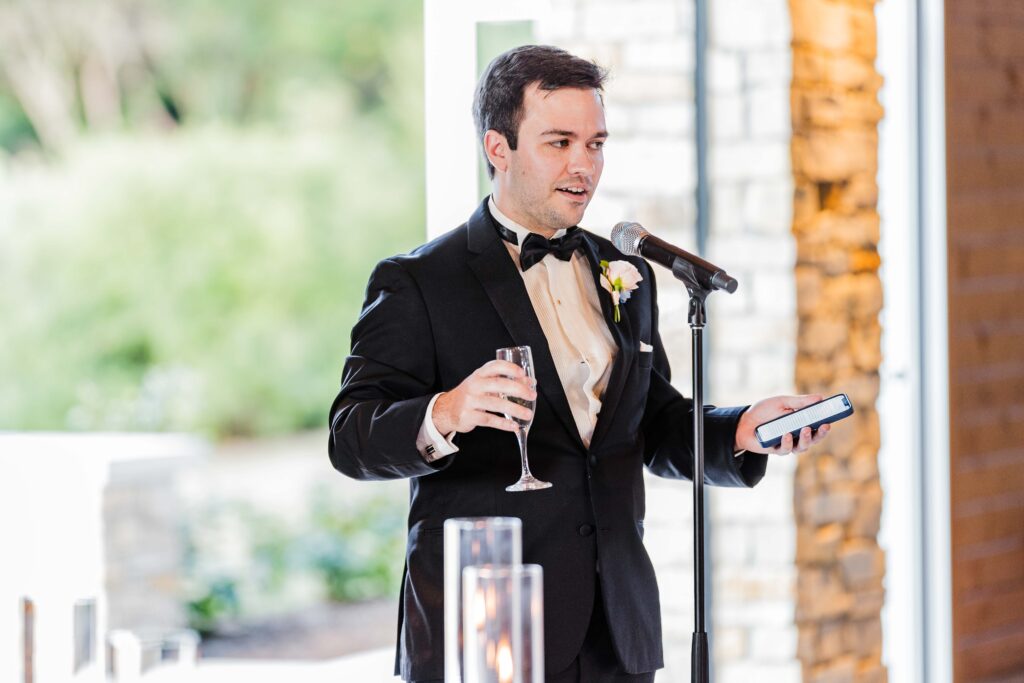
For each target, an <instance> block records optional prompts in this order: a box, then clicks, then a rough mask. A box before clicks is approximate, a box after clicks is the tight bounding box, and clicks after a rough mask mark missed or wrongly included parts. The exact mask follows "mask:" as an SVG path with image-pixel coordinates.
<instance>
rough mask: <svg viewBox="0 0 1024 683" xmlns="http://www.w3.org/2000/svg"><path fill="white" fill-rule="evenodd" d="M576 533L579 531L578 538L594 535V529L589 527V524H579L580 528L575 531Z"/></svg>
mask: <svg viewBox="0 0 1024 683" xmlns="http://www.w3.org/2000/svg"><path fill="white" fill-rule="evenodd" d="M577 531H579V534H580V536H589V535H590V534H592V533H594V527H592V526H590V525H589V524H581V525H580V528H579V529H577Z"/></svg>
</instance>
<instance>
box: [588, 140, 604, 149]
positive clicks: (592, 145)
mask: <svg viewBox="0 0 1024 683" xmlns="http://www.w3.org/2000/svg"><path fill="white" fill-rule="evenodd" d="M603 147H604V140H594V141H593V142H591V143H590V149H602V148H603Z"/></svg>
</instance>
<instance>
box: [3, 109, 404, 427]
mask: <svg viewBox="0 0 1024 683" xmlns="http://www.w3.org/2000/svg"><path fill="white" fill-rule="evenodd" d="M382 130H383V129H381V128H379V127H377V126H376V125H374V124H373V123H372V122H360V121H359V120H357V119H353V120H352V123H350V124H349V125H347V126H345V127H344V128H342V129H339V130H335V131H332V132H330V133H313V132H303V131H301V130H300V131H296V132H289V133H283V132H280V131H277V130H273V129H270V128H258V129H246V130H240V129H231V128H219V127H207V128H203V129H201V130H187V131H186V130H182V131H178V132H177V133H175V134H173V135H165V136H160V135H147V136H138V135H136V136H133V137H130V138H129V137H123V136H122V137H116V136H115V137H108V138H94V139H92V140H91V141H89V142H87V143H84V144H82V145H80V146H79V147H77V148H76V149H75V152H74V153H73V154H72V155H71V156H70V157H69V158H67V159H66V161H65V162H64V163H63V164H61V165H59V166H41V167H39V168H38V169H37V171H36V172H34V173H30V172H27V171H25V169H22V170H21V171H20V172H19V173H18V174H17V175H16V176H14V177H9V178H7V179H6V180H7V182H2V180H3V179H0V207H2V208H0V239H2V240H3V242H4V248H3V250H2V251H0V312H2V332H0V337H2V340H0V376H3V377H4V378H5V381H4V382H2V383H0V428H15V429H176V430H200V431H202V432H205V433H207V434H212V435H234V434H264V433H274V432H282V431H289V430H295V429H301V428H305V427H312V426H321V425H323V424H324V422H325V414H326V410H327V406H328V405H329V403H330V400H331V398H332V397H333V393H334V391H335V390H336V388H337V378H338V377H339V376H340V369H341V364H342V362H343V360H344V357H345V355H346V353H347V352H348V347H349V330H350V329H351V326H352V323H353V322H354V320H355V317H356V315H357V314H358V310H359V306H360V304H361V302H362V298H363V292H364V287H365V283H366V279H367V276H368V274H369V271H370V269H371V268H372V267H373V265H374V263H375V262H376V261H377V260H378V259H380V258H382V257H384V256H387V255H391V254H393V253H396V252H400V251H405V250H408V249H409V248H410V247H412V246H413V245H415V244H416V243H417V242H418V241H419V240H421V239H422V234H423V215H422V213H423V210H422V206H423V188H422V183H421V182H419V181H415V182H410V173H409V169H408V164H409V162H408V160H407V154H406V153H405V151H403V150H399V149H396V148H395V146H394V145H389V144H386V142H387V140H386V138H382V136H383V135H385V133H384V132H382Z"/></svg>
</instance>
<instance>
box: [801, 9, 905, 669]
mask: <svg viewBox="0 0 1024 683" xmlns="http://www.w3.org/2000/svg"><path fill="white" fill-rule="evenodd" d="M789 4H790V11H791V18H792V22H793V83H792V91H791V96H792V117H793V142H792V154H793V176H794V187H795V197H794V211H793V233H794V235H795V237H796V241H797V265H796V278H797V312H798V316H799V332H798V340H797V363H796V385H797V387H798V389H799V390H800V391H804V392H817V393H822V394H824V395H826V396H828V395H831V394H833V393H836V392H840V391H843V392H846V393H847V394H848V395H849V396H850V398H851V399H852V401H853V404H854V407H855V411H856V413H855V415H854V417H853V418H851V419H848V420H846V421H844V422H842V423H840V424H839V425H836V428H835V430H834V431H833V434H832V436H831V437H830V438H829V439H828V441H827V442H826V443H825V444H823V445H822V446H819V447H817V448H815V449H814V450H813V451H811V453H809V454H806V455H803V456H801V457H800V458H799V460H798V463H797V470H796V481H795V485H794V511H795V516H796V520H797V558H796V560H797V573H798V579H797V610H796V620H797V626H798V627H799V633H800V637H799V646H798V650H799V657H800V660H801V664H802V668H803V679H804V681H808V682H811V683H840V682H847V681H849V682H851V683H853V682H857V683H861V682H872V683H874V682H877V681H885V680H886V671H885V668H884V667H883V666H882V664H881V653H882V629H881V620H880V611H881V607H882V602H883V599H884V592H883V588H882V577H883V574H884V570H885V561H884V555H883V552H882V550H881V549H880V548H879V546H878V540H877V535H878V527H879V519H880V514H881V506H882V490H881V487H880V485H879V478H878V447H879V432H878V414H877V412H876V410H875V401H876V399H877V396H878V368H879V364H880V362H881V351H880V338H881V328H880V327H879V322H878V312H879V310H880V309H881V306H882V287H881V282H880V280H879V278H878V267H879V256H878V239H879V217H878V213H877V211H876V205H877V198H878V187H877V184H876V175H877V171H878V131H877V124H878V122H879V120H880V119H881V117H882V108H881V105H880V104H879V102H878V98H877V93H878V89H879V87H880V86H881V77H880V76H879V75H878V73H877V72H876V71H875V67H874V60H875V54H876V30H875V17H874V2H873V1H872V0H790V3H789Z"/></svg>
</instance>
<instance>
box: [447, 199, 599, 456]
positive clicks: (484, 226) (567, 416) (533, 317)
mask: <svg viewBox="0 0 1024 683" xmlns="http://www.w3.org/2000/svg"><path fill="white" fill-rule="evenodd" d="M492 220H493V219H492V218H491V216H490V212H489V211H488V209H487V203H486V200H485V201H484V203H483V204H482V205H481V206H480V207H479V208H478V209H477V211H476V212H475V213H474V214H473V216H472V217H471V218H470V219H469V223H468V226H467V227H468V246H469V250H470V252H473V253H474V254H475V256H471V257H470V260H469V266H470V268H471V269H472V270H473V273H474V274H475V275H476V277H477V279H478V280H479V281H480V284H481V286H482V287H483V289H484V291H485V292H486V293H487V297H488V298H489V299H490V300H491V304H492V305H493V306H494V308H495V309H496V310H497V312H498V316H499V317H500V318H501V320H502V322H504V324H505V327H506V328H507V329H508V332H509V334H510V335H511V336H512V339H513V341H515V343H516V345H517V346H529V347H530V348H531V350H532V351H533V363H534V372H535V374H536V376H537V389H538V391H539V392H540V393H541V394H542V395H543V396H544V398H545V399H547V401H548V403H549V404H550V405H551V407H552V409H553V410H554V412H555V415H556V416H557V417H558V419H559V420H560V421H561V422H562V425H563V426H564V427H565V429H566V430H567V431H568V432H569V434H570V435H571V436H572V437H573V439H574V440H575V441H576V443H577V444H578V445H579V446H580V447H581V448H582V446H583V442H582V440H581V439H580V433H579V429H577V427H576V421H575V420H573V417H572V412H571V411H570V410H569V401H568V399H567V398H566V396H565V391H564V390H563V389H562V380H561V379H560V378H559V377H558V371H557V370H556V369H555V362H554V360H553V359H552V358H551V351H550V350H549V349H548V341H547V338H546V337H545V336H544V330H543V329H542V328H541V326H540V321H539V320H537V314H536V313H535V312H534V310H533V305H532V304H531V303H530V296H529V294H528V293H527V291H526V286H525V285H524V284H523V278H522V276H520V274H519V271H518V270H517V269H516V266H515V264H514V263H513V262H512V259H511V257H510V256H509V254H508V249H507V248H506V247H505V243H504V242H503V241H502V240H501V237H499V236H498V233H497V230H496V229H495V228H494V226H493V224H492V223H491V221H492Z"/></svg>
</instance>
